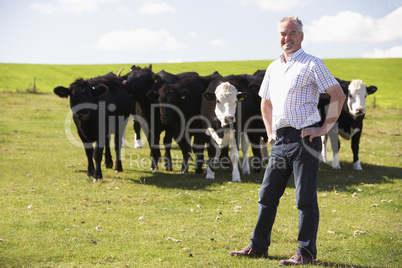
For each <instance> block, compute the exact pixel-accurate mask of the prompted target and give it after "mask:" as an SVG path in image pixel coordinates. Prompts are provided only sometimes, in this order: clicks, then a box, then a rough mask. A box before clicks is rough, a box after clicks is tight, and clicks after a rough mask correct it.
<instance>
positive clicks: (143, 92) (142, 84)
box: [123, 65, 178, 171]
mask: <svg viewBox="0 0 402 268" xmlns="http://www.w3.org/2000/svg"><path fill="white" fill-rule="evenodd" d="M174 81H178V78H177V77H175V76H174V75H171V74H169V73H166V72H164V71H161V72H160V73H158V75H157V76H155V74H154V73H153V72H152V65H150V66H149V67H145V68H140V67H138V66H135V65H133V66H132V67H131V69H130V72H129V73H128V74H127V79H125V80H124V81H123V85H124V86H125V87H126V89H127V91H128V92H129V94H130V96H131V97H132V99H134V100H136V101H137V102H138V104H139V106H140V108H141V114H140V115H138V114H137V115H136V116H137V120H138V119H139V121H141V127H142V129H143V131H144V133H145V135H146V137H147V140H148V143H149V148H150V151H151V153H150V155H151V160H152V163H151V170H152V171H156V170H157V169H158V164H159V162H160V161H161V152H160V148H159V141H160V135H161V133H162V132H163V131H165V136H164V139H163V144H164V146H165V155H164V161H165V167H166V170H168V171H171V170H173V163H172V157H171V154H170V149H171V143H172V140H173V133H174V129H173V126H172V125H168V124H162V122H161V121H160V119H159V116H158V112H157V111H155V109H153V107H154V106H155V105H156V104H157V102H155V101H152V100H151V99H150V98H149V97H148V96H149V94H151V93H152V92H154V91H156V90H157V88H159V87H160V86H162V85H163V84H164V83H167V82H174Z"/></svg>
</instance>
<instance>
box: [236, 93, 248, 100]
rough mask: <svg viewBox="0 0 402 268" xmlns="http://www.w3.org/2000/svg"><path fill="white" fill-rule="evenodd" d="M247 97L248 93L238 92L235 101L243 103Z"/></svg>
mask: <svg viewBox="0 0 402 268" xmlns="http://www.w3.org/2000/svg"><path fill="white" fill-rule="evenodd" d="M248 96H249V94H248V92H239V93H237V100H238V101H244V100H245V99H247V98H248Z"/></svg>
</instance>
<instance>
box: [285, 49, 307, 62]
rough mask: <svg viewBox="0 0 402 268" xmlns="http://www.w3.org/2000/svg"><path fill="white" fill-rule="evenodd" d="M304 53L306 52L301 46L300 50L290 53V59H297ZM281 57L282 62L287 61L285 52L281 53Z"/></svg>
mask: <svg viewBox="0 0 402 268" xmlns="http://www.w3.org/2000/svg"><path fill="white" fill-rule="evenodd" d="M303 53H304V50H303V48H300V49H299V50H297V51H295V52H293V53H292V54H290V55H289V57H288V61H292V60H295V59H296V58H297V57H298V56H299V55H301V54H303ZM280 59H281V61H282V62H284V61H285V53H282V54H281V56H280Z"/></svg>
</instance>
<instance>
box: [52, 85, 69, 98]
mask: <svg viewBox="0 0 402 268" xmlns="http://www.w3.org/2000/svg"><path fill="white" fill-rule="evenodd" d="M53 92H54V94H56V95H57V96H59V97H60V98H68V96H70V94H71V92H70V90H68V88H65V87H55V88H54V89H53Z"/></svg>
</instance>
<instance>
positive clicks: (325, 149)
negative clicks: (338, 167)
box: [320, 135, 328, 163]
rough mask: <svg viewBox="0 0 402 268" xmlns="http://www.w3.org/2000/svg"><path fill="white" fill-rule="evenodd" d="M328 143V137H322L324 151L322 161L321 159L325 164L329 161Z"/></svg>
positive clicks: (322, 151)
mask: <svg viewBox="0 0 402 268" xmlns="http://www.w3.org/2000/svg"><path fill="white" fill-rule="evenodd" d="M327 141H328V135H324V136H321V143H322V150H321V159H320V161H322V162H323V163H326V162H327V161H328V156H327Z"/></svg>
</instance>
